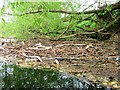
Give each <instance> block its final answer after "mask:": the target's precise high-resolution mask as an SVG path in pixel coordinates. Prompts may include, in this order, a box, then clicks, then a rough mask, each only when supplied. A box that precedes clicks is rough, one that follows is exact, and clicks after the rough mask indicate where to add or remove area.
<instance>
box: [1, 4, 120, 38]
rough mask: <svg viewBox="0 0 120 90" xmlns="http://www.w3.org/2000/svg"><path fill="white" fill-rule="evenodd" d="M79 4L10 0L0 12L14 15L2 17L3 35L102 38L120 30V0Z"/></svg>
mask: <svg viewBox="0 0 120 90" xmlns="http://www.w3.org/2000/svg"><path fill="white" fill-rule="evenodd" d="M80 8H82V7H81V5H80V4H79V3H78V4H77V3H76V4H73V3H69V2H7V4H5V5H4V6H3V8H2V9H1V16H5V15H7V16H9V17H11V18H10V20H6V19H5V18H4V17H2V22H1V23H0V26H1V27H0V28H1V31H0V35H1V36H4V37H9V36H15V37H17V38H19V39H27V38H31V37H32V38H35V37H40V36H43V35H44V36H49V38H52V39H55V40H58V39H60V38H65V39H67V40H71V39H72V40H75V39H81V37H82V38H83V37H84V38H85V37H86V36H87V37H92V38H95V39H99V40H102V39H109V37H110V36H111V35H113V34H114V33H116V32H118V27H119V23H120V22H119V21H120V16H119V14H120V12H119V11H120V7H119V2H118V3H117V4H115V5H114V4H113V5H106V6H103V7H100V9H99V10H91V11H85V10H86V9H84V10H83V11H82V12H77V11H78V10H79V9H80ZM88 8H90V6H89V7H88ZM8 10H9V12H10V13H8V12H7V11H8ZM114 29H115V30H114Z"/></svg>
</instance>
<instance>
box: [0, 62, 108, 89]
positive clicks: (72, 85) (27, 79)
mask: <svg viewBox="0 0 120 90" xmlns="http://www.w3.org/2000/svg"><path fill="white" fill-rule="evenodd" d="M0 65H3V66H2V69H1V70H2V71H1V72H0V75H1V77H2V78H1V82H2V83H0V86H1V90H10V89H12V90H21V89H28V90H48V89H52V90H53V89H55V90H56V89H58V90H110V89H108V88H107V87H104V86H102V85H100V84H93V83H91V82H89V83H87V82H85V81H83V80H80V79H79V78H76V77H74V76H72V75H70V74H67V73H64V72H59V71H57V70H52V69H49V68H42V69H33V68H23V67H20V66H16V65H7V64H0Z"/></svg>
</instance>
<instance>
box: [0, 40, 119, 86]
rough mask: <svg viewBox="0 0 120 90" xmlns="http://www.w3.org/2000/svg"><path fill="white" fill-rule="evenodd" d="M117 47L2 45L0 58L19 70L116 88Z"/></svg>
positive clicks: (71, 43)
mask: <svg viewBox="0 0 120 90" xmlns="http://www.w3.org/2000/svg"><path fill="white" fill-rule="evenodd" d="M117 47H118V46H117V42H113V41H109V40H108V41H97V40H92V41H91V40H87V41H51V40H49V39H43V38H42V39H31V40H28V41H26V42H24V41H22V42H18V41H16V42H12V41H10V42H4V43H3V42H2V45H1V46H0V57H1V58H3V59H4V60H6V61H8V62H13V63H17V64H18V65H20V66H23V67H34V68H41V67H45V68H52V69H58V70H59V71H64V72H67V73H70V74H73V75H75V76H77V77H82V76H86V77H87V78H88V79H89V80H92V81H95V82H97V81H98V82H101V83H103V84H105V85H109V86H112V87H118V85H117V84H118V83H119V82H118V76H119V73H118V72H119V67H120V64H119V63H120V62H119V61H117V60H116V58H117V57H118V51H117V49H118V48H117ZM111 81H114V83H113V82H112V83H111Z"/></svg>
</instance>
